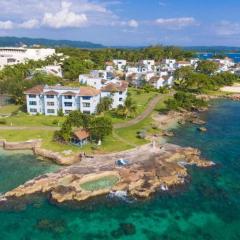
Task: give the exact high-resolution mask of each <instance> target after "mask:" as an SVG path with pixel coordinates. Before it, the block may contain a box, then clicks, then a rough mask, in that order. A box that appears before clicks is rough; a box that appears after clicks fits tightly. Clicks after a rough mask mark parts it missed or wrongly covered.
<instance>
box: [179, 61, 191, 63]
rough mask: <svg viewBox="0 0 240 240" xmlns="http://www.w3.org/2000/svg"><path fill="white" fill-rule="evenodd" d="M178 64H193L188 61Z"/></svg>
mask: <svg viewBox="0 0 240 240" xmlns="http://www.w3.org/2000/svg"><path fill="white" fill-rule="evenodd" d="M177 63H178V64H191V63H190V62H187V61H178V62H177Z"/></svg>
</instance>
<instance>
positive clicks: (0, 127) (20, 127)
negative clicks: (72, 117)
mask: <svg viewBox="0 0 240 240" xmlns="http://www.w3.org/2000/svg"><path fill="white" fill-rule="evenodd" d="M59 129H60V128H59V127H47V126H45V127H44V126H38V127H35V126H33V127H32V126H31V127H28V126H0V130H30V131H31V130H33V131H34V130H43V131H56V130H59Z"/></svg>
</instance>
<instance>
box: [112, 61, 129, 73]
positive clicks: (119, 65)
mask: <svg viewBox="0 0 240 240" xmlns="http://www.w3.org/2000/svg"><path fill="white" fill-rule="evenodd" d="M113 64H114V66H115V67H116V68H117V70H124V68H125V66H126V65H127V61H126V60H124V59H114V60H113Z"/></svg>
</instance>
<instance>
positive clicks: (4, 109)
mask: <svg viewBox="0 0 240 240" xmlns="http://www.w3.org/2000/svg"><path fill="white" fill-rule="evenodd" d="M20 107H21V106H19V105H14V104H9V105H6V106H1V107H0V115H1V114H2V115H11V114H12V113H13V112H16V111H18V110H19V108H20Z"/></svg>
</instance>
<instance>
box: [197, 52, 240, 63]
mask: <svg viewBox="0 0 240 240" xmlns="http://www.w3.org/2000/svg"><path fill="white" fill-rule="evenodd" d="M225 55H226V56H227V57H229V58H232V59H233V60H234V62H235V63H239V62H240V53H226V54H225ZM213 56H214V53H199V54H198V55H197V57H199V58H200V59H204V60H206V59H209V58H212V57H213Z"/></svg>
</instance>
